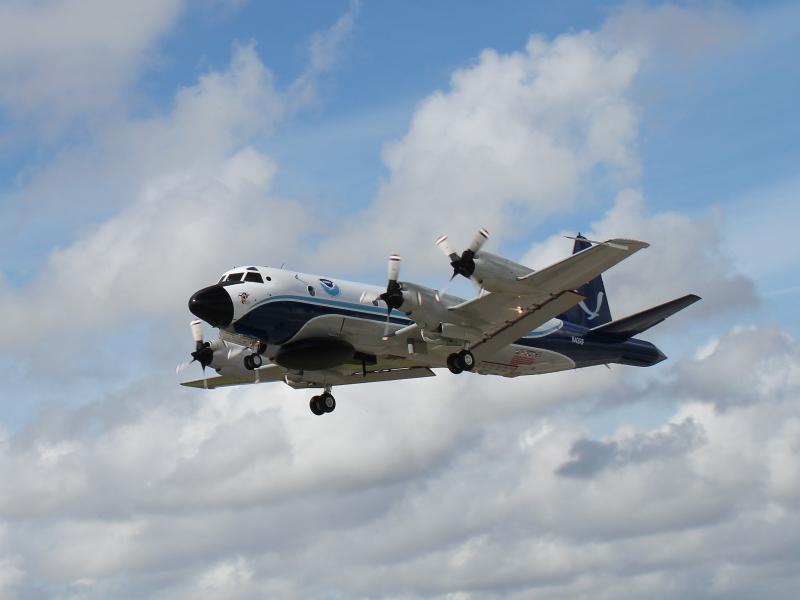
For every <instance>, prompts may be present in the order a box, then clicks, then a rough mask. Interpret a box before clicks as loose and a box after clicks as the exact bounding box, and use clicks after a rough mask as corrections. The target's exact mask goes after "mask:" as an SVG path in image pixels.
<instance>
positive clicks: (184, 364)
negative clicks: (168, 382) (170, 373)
mask: <svg viewBox="0 0 800 600" xmlns="http://www.w3.org/2000/svg"><path fill="white" fill-rule="evenodd" d="M193 362H194V359H192V360H187V361H186V362H182V363H181V364H179V365H178V366H177V367H175V374H176V375H180V374H181V373H183V372H184V371H185V370H186V369H188V368H189V365H191V364H192V363H193Z"/></svg>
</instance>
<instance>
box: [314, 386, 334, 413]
mask: <svg viewBox="0 0 800 600" xmlns="http://www.w3.org/2000/svg"><path fill="white" fill-rule="evenodd" d="M308 405H309V407H310V408H311V412H312V413H314V414H315V415H324V414H325V413H329V412H333V409H335V408H336V398H334V397H333V394H331V393H330V392H329V391H325V392H324V393H322V394H320V395H319V396H314V397H313V398H311V401H310V402H309V403H308Z"/></svg>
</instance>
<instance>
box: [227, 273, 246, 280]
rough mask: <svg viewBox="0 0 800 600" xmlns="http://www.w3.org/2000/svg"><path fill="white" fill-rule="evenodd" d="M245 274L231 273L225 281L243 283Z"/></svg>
mask: <svg viewBox="0 0 800 600" xmlns="http://www.w3.org/2000/svg"><path fill="white" fill-rule="evenodd" d="M242 275H244V273H229V274H228V276H227V277H226V278H225V281H241V280H242Z"/></svg>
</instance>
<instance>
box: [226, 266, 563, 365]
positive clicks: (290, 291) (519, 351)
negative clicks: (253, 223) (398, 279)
mask: <svg viewBox="0 0 800 600" xmlns="http://www.w3.org/2000/svg"><path fill="white" fill-rule="evenodd" d="M256 268H257V269H258V272H259V273H260V274H261V276H262V277H263V278H264V280H265V281H264V283H256V282H241V283H237V284H235V285H230V286H226V287H225V290H226V291H227V292H228V294H229V295H230V297H231V299H232V301H233V306H234V316H233V321H232V323H231V325H229V326H228V327H227V328H225V329H224V330H223V336H224V335H225V334H228V335H230V334H234V332H235V325H236V323H237V321H239V320H240V319H242V318H243V317H244V316H245V315H247V314H248V313H250V311H252V310H254V309H256V308H258V307H260V306H262V305H265V304H267V303H269V302H274V301H278V300H282V301H289V302H298V303H309V304H317V305H322V306H329V307H332V308H338V309H345V310H348V311H353V312H354V313H356V314H357V313H361V314H362V315H363V316H343V315H323V316H317V317H314V318H312V319H310V320H309V321H308V322H307V323H305V325H304V326H303V327H302V328H301V329H300V330H299V331H298V332H297V334H296V335H294V336H293V337H292V338H291V339H290V340H287V343H289V342H294V341H298V340H302V339H306V338H319V337H328V336H330V337H336V338H339V339H344V340H346V341H348V342H349V343H350V344H352V345H353V347H355V348H356V349H357V350H359V351H361V352H364V353H367V354H374V355H376V356H378V357H379V358H381V359H382V361H386V360H388V362H389V363H390V364H391V365H392V366H395V363H396V366H397V367H405V366H426V367H432V368H435V367H445V366H446V359H447V356H448V355H449V354H451V353H453V352H457V351H458V350H459V349H460V348H461V347H462V346H460V345H459V346H453V345H441V344H438V343H433V342H425V341H423V340H422V338H421V337H420V336H419V334H417V335H416V336H415V337H414V338H411V339H409V338H406V337H405V336H394V337H390V339H389V340H388V341H387V340H384V339H383V334H384V328H385V318H386V305H385V304H383V302H380V301H379V302H378V304H377V306H376V305H374V304H372V303H367V302H362V301H361V298H362V297H363V295H364V292H369V294H370V295H371V296H372V297H376V296H377V295H379V294H381V293H383V291H384V290H385V288H383V287H380V286H374V285H368V284H365V283H358V282H352V281H345V280H342V279H338V278H333V277H326V276H318V275H311V274H307V273H297V272H294V271H288V270H285V269H275V268H271V267H256ZM244 270H245V269H244V268H242V267H240V268H237V269H231V270H230V271H227V272H226V273H225V274H223V277H224V276H225V275H227V274H228V273H234V272H243V271H244ZM268 278H269V280H268ZM322 281H326V282H330V283H332V284H333V286H331V285H326V284H323V283H322ZM309 288H310V289H311V290H312V291H313V295H312V293H311V292H309ZM444 301H445V303H446V304H448V305H452V304H457V303H458V302H461V301H462V300H461V299H460V298H456V297H452V296H450V297H446V298H445V299H444ZM376 316H380V317H381V319H382V320H381V321H377V320H375V317H376ZM392 317H393V318H398V319H405V320H407V323H405V325H409V324H412V323H413V321H412V320H411V319H409V317H408V316H407V315H406V314H405V313H403V312H401V311H398V310H394V311H392ZM405 325H399V324H396V323H390V325H389V331H390V332H395V331H398V330H400V329H402V328H403V327H404V326H405ZM561 327H562V321H561V320H559V319H551V320H550V321H548V322H546V323H544V324H543V325H541V326H540V327H539V328H537V329H536V330H534V331H532V332H530V333H529V334H527V335H526V336H524V337H525V338H526V339H535V338H540V337H544V336H546V335H549V334H551V333H553V332H555V331H557V330H559V329H560V328H561ZM232 337H235V335H234V336H232ZM410 341H413V342H414V344H413V345H412V346H411V347H410V345H409V342H410ZM410 350H412V351H411V352H410ZM574 367H575V363H574V362H573V361H572V360H571V359H570V358H568V357H567V356H564V355H563V354H560V353H557V352H553V351H550V350H545V349H542V348H535V347H530V346H527V345H526V346H522V345H517V344H512V345H509V346H507V347H506V348H503V349H502V350H500V351H498V352H497V353H496V354H495V355H493V356H491V357H489V358H487V359H485V360H482V361H480V362H479V363H478V364H477V366H476V368H475V372H476V373H480V374H485V375H502V376H506V377H515V376H519V375H534V374H540V373H549V372H553V371H562V370H566V369H572V368H574Z"/></svg>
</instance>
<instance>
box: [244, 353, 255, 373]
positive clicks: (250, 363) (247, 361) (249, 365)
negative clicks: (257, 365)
mask: <svg viewBox="0 0 800 600" xmlns="http://www.w3.org/2000/svg"><path fill="white" fill-rule="evenodd" d="M244 368H245V369H248V370H250V371H252V370H253V360H252V357H251V356H250V355H249V354H248V355H247V356H245V357H244Z"/></svg>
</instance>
